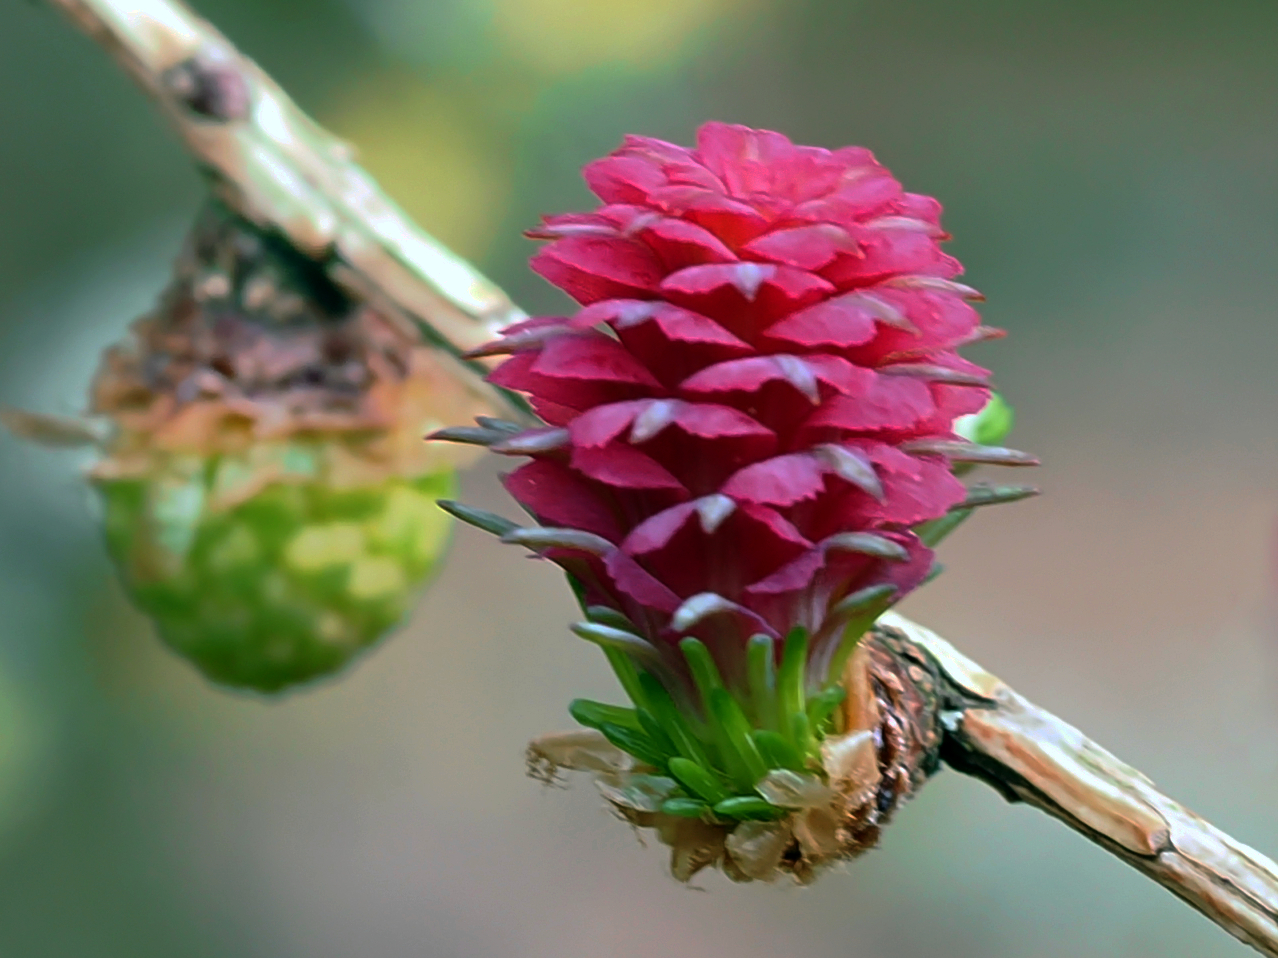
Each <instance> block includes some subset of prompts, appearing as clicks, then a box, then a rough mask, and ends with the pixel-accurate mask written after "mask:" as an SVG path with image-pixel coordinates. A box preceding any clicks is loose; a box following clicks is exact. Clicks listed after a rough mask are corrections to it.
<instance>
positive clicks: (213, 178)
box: [48, 0, 1278, 956]
mask: <svg viewBox="0 0 1278 958" xmlns="http://www.w3.org/2000/svg"><path fill="white" fill-rule="evenodd" d="M48 2H49V3H50V4H51V5H53V6H54V7H56V8H58V9H59V10H60V11H61V12H62V13H63V14H65V15H66V16H67V17H68V18H69V19H70V20H71V21H72V22H73V23H74V24H75V25H76V26H78V27H79V28H80V29H81V30H83V31H84V32H85V33H87V34H88V35H89V36H91V37H92V38H93V39H94V40H96V41H97V42H98V43H99V44H100V45H102V46H103V47H104V48H105V49H106V50H108V52H110V53H111V55H112V56H113V57H114V58H115V59H116V61H117V62H118V63H119V64H120V65H121V66H122V67H124V69H125V70H126V71H128V73H129V74H130V75H132V76H133V78H134V79H135V80H136V81H137V82H138V83H139V84H140V85H141V86H142V88H143V89H144V90H145V91H146V92H147V93H148V95H149V96H150V97H151V98H152V99H153V100H154V101H155V103H156V104H157V106H158V107H159V108H160V109H161V110H162V111H163V112H164V114H165V115H166V116H167V117H168V118H169V120H170V122H171V123H172V124H173V126H174V128H175V129H176V130H177V132H178V134H179V136H181V138H182V140H183V142H184V143H185V144H186V147H187V149H188V150H189V152H190V153H191V155H192V158H193V159H194V160H195V162H196V163H197V165H198V166H199V167H200V168H201V169H202V170H203V171H204V172H205V173H206V175H207V176H208V178H209V182H210V187H211V189H212V191H213V192H214V194H215V195H217V196H218V197H219V198H220V199H221V200H222V201H223V202H225V203H227V204H228V205H229V206H231V207H232V208H233V209H235V210H236V211H237V212H239V213H240V214H241V215H243V216H244V217H246V218H247V219H249V220H251V221H252V222H254V223H256V224H257V225H258V226H260V227H262V228H264V229H267V230H271V231H274V232H276V233H278V234H280V235H281V236H283V237H285V238H286V239H287V240H288V241H289V242H290V243H291V244H292V245H293V247H294V248H295V249H296V250H298V251H299V252H300V253H302V254H304V255H306V256H309V257H311V258H313V259H315V260H316V261H318V262H320V263H322V264H323V265H324V266H325V268H326V269H327V271H328V273H329V275H330V276H331V277H332V278H333V280H334V281H335V282H337V283H338V284H339V285H341V286H343V287H344V288H346V289H347V290H349V291H350V292H351V293H353V294H355V295H356V296H359V297H361V298H363V299H364V300H366V301H368V302H370V303H372V304H374V305H375V306H377V307H379V308H380V309H381V310H383V311H384V312H386V313H387V314H388V315H391V316H393V317H397V318H398V319H400V320H402V321H405V322H408V323H411V324H413V325H415V326H416V327H417V328H418V329H419V330H421V331H422V333H423V334H424V335H426V336H428V337H430V338H431V339H433V340H434V341H436V342H437V343H438V345H440V347H441V348H444V349H446V350H447V351H449V352H450V353H452V354H453V355H454V356H460V354H461V353H464V352H466V351H467V350H470V349H473V348H475V347H477V346H479V345H480V344H482V343H484V342H486V341H488V340H490V339H491V338H492V337H493V336H494V334H495V333H496V332H497V331H498V330H500V329H501V328H502V327H504V326H506V325H508V324H509V323H512V322H516V321H518V320H520V319H523V318H524V314H523V313H522V312H521V311H520V310H519V309H518V308H517V307H516V306H515V305H514V304H513V303H512V302H511V301H510V299H509V298H508V297H507V296H506V295H505V294H504V293H503V292H502V291H501V290H500V289H499V288H498V287H497V286H495V285H494V284H493V283H491V282H490V281H489V280H487V279H486V278H485V277H483V276H482V275H481V274H480V273H479V272H478V271H476V270H475V269H474V267H472V266H471V265H470V264H468V263H466V262H465V261H463V260H462V259H460V258H458V257H457V256H455V255H454V254H453V253H451V252H450V251H449V250H447V249H445V248H444V247H443V246H441V245H440V244H439V243H438V242H436V241H435V240H434V239H432V238H431V237H430V236H428V235H427V234H426V233H424V232H423V231H422V230H421V229H419V228H418V227H417V226H416V225H414V224H413V223H412V222H411V221H410V220H409V219H408V218H407V217H406V216H405V215H404V213H403V212H402V211H401V210H399V208H398V207H396V206H395V204H394V203H393V202H392V201H391V200H390V199H389V198H388V197H386V195H385V194H384V193H383V192H382V191H381V190H380V189H379V188H378V186H377V184H376V183H375V182H374V181H373V180H372V178H371V177H369V175H368V174H367V173H365V172H364V171H363V170H362V169H361V168H360V167H359V166H358V165H357V164H356V163H355V162H354V161H353V159H352V157H351V153H350V150H349V149H348V148H347V146H346V145H345V144H344V143H342V142H341V141H340V140H338V139H337V138H335V137H334V136H332V135H331V134H330V133H328V132H327V131H325V130H324V129H323V128H321V127H320V126H319V125H318V124H316V123H315V122H314V121H313V120H311V119H310V118H309V117H308V116H307V115H306V114H305V113H303V112H302V111H301V110H300V109H299V108H298V107H297V105H296V104H294V103H293V101H292V100H291V99H290V98H289V97H288V96H287V94H285V93H284V91H283V90H281V89H280V88H279V86H278V85H276V84H275V83H274V82H273V81H272V80H271V79H270V77H268V76H267V75H266V74H265V73H264V72H263V71H262V70H261V69H260V68H259V67H258V66H257V65H256V64H254V63H253V62H252V61H251V60H249V59H248V58H246V57H245V56H243V55H242V54H240V53H239V52H238V51H237V50H236V49H235V47H234V46H233V45H232V44H231V43H230V42H229V41H228V40H227V39H226V38H225V37H223V36H222V35H221V34H220V33H219V32H218V31H217V30H216V29H215V28H214V27H213V26H211V25H210V24H209V23H207V22H206V21H204V20H202V19H200V18H199V17H197V16H195V15H194V14H193V13H192V12H191V11H190V10H188V9H187V8H186V7H185V6H183V5H181V4H180V3H177V2H175V0H48ZM457 375H458V376H459V377H464V378H465V379H466V380H467V381H468V383H469V384H470V385H471V386H472V388H474V389H475V390H478V391H485V392H487V393H488V394H489V396H490V398H493V397H492V391H491V389H490V387H487V386H485V385H484V384H483V383H482V381H481V380H480V378H479V376H478V375H476V374H475V372H474V371H473V370H472V369H471V368H470V367H468V366H467V365H465V364H463V363H462V362H461V361H460V360H459V361H458V363H457ZM869 642H871V643H874V644H876V645H878V646H881V647H883V648H885V649H890V654H892V655H894V656H897V657H898V658H900V657H904V658H905V659H906V660H910V661H913V662H915V663H916V664H917V665H918V666H920V668H916V669H908V668H906V669H904V670H903V671H902V673H901V674H902V675H904V676H905V677H906V678H905V681H910V678H909V677H910V676H911V675H913V674H916V673H917V674H923V673H924V672H926V674H928V675H931V676H933V677H934V678H935V679H936V680H937V681H938V682H939V685H940V689H939V695H938V696H937V697H936V700H937V702H938V703H939V715H938V716H937V719H938V720H939V723H940V727H941V729H942V735H941V743H940V756H941V759H942V760H943V761H944V762H945V763H946V764H948V765H949V766H950V767H952V768H954V769H956V770H957V771H959V772H962V773H964V774H968V775H971V776H973V777H975V778H978V779H980V780H981V781H984V782H986V783H987V784H989V785H991V786H993V787H994V788H995V789H997V790H998V791H999V792H1000V793H1001V794H1002V795H1003V796H1004V797H1006V798H1008V799H1009V800H1011V801H1022V802H1026V803H1028V804H1031V805H1033V806H1035V807H1037V808H1039V809H1041V810H1043V811H1045V812H1047V813H1048V814H1049V815H1052V816H1054V817H1056V818H1058V819H1060V820H1061V821H1063V822H1064V823H1065V824H1066V825H1068V826H1069V827H1071V828H1073V829H1074V830H1075V831H1077V832H1079V833H1080V834H1081V835H1083V836H1084V837H1086V838H1087V839H1089V840H1090V841H1092V842H1093V843H1095V844H1096V845H1098V846H1099V847H1101V848H1103V849H1105V850H1106V851H1108V852H1110V853H1111V854H1113V855H1115V856H1117V857H1118V858H1120V859H1122V860H1123V861H1125V862H1127V863H1128V864H1130V865H1132V866H1133V867H1134V868H1136V869H1137V870H1139V871H1140V872H1142V873H1143V874H1145V875H1147V876H1148V877H1150V878H1152V879H1154V880H1155V881H1157V882H1158V883H1160V884H1162V885H1163V886H1165V887H1166V888H1168V889H1169V890H1170V891H1172V893H1173V894H1176V895H1177V896H1179V897H1180V898H1181V899H1183V900H1184V901H1185V902H1186V903H1188V904H1189V905H1191V906H1192V907H1194V908H1196V909H1197V910H1198V911H1200V912H1201V913H1202V914H1204V915H1205V916H1206V917H1207V918H1209V919H1210V920H1212V921H1213V922H1215V923H1216V924H1217V925H1219V926H1220V927H1221V928H1223V929H1224V930H1226V931H1228V932H1229V933H1230V934H1232V935H1234V936H1235V937H1236V938H1238V939H1239V940H1240V941H1243V942H1245V943H1246V944H1248V945H1250V946H1252V947H1253V948H1254V949H1255V950H1256V951H1258V952H1260V953H1262V954H1265V955H1270V956H1278V865H1275V863H1274V862H1273V861H1271V860H1270V859H1269V858H1267V857H1265V856H1264V855H1261V854H1259V853H1258V852H1256V851H1254V850H1253V849H1251V848H1248V847H1247V846H1246V845H1243V844H1241V843H1239V842H1237V841H1235V840H1234V839H1232V838H1230V837H1229V836H1228V835H1226V834H1224V833H1223V832H1221V831H1220V830H1219V829H1217V828H1215V827H1213V826H1212V825H1210V824H1209V823H1208V822H1206V821H1204V820H1203V819H1201V818H1199V817H1198V816H1196V815H1194V814H1193V813H1192V812H1190V811H1188V810H1186V809H1185V808H1183V807H1182V806H1180V805H1179V804H1177V803H1176V802H1174V801H1172V800H1171V799H1170V798H1168V797H1166V796H1165V795H1163V794H1161V793H1160V792H1159V791H1158V790H1157V789H1156V788H1155V787H1154V785H1153V783H1151V782H1150V781H1149V780H1148V779H1147V778H1146V777H1145V776H1143V775H1142V774H1140V773H1139V772H1138V771H1136V770H1135V769H1133V768H1131V767H1130V766H1128V765H1125V764H1124V763H1122V762H1121V761H1119V760H1118V759H1116V758H1115V757H1114V756H1112V755H1111V754H1109V753H1108V752H1107V751H1105V750H1104V749H1102V748H1101V747H1100V746H1098V745H1097V744H1096V743H1094V742H1092V741H1091V740H1090V739H1088V738H1087V737H1086V736H1084V735H1083V734H1082V733H1081V732H1079V731H1078V730H1077V729H1075V728H1073V727H1072V726H1070V725H1068V724H1066V723H1065V722H1063V721H1062V720H1061V719H1059V718H1057V717H1056V716H1054V715H1052V714H1050V713H1048V712H1046V711H1044V710H1042V709H1040V708H1038V707H1037V706H1035V705H1033V704H1032V703H1030V702H1028V701H1027V700H1026V699H1024V698H1023V697H1021V696H1020V695H1018V694H1017V693H1016V692H1015V691H1013V690H1012V689H1010V688H1009V687H1008V686H1007V685H1005V684H1004V683H1003V682H1001V681H1000V680H999V679H997V678H995V677H994V676H992V675H990V674H989V673H988V672H986V671H984V670H983V669H982V668H981V667H980V666H978V665H976V664H975V663H974V662H972V661H971V660H970V659H967V658H966V657H965V656H963V655H962V654H961V653H959V652H958V651H957V650H955V649H954V647H953V646H951V645H950V644H949V643H948V642H946V641H945V640H944V639H942V638H941V637H940V636H938V635H936V634H935V633H933V632H931V631H929V630H927V629H924V628H922V627H920V626H918V625H916V624H914V623H912V622H910V621H908V620H906V619H904V618H901V617H900V616H897V615H894V614H892V613H889V614H887V615H885V616H884V617H883V619H882V620H881V621H880V625H879V626H877V627H876V630H875V632H874V633H872V635H871V637H870V639H869Z"/></svg>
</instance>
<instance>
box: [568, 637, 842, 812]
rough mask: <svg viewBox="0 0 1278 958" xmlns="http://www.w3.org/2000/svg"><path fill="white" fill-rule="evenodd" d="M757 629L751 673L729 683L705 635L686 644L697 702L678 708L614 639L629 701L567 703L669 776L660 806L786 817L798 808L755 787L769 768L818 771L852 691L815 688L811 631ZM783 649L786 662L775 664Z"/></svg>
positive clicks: (611, 653) (612, 656) (611, 652)
mask: <svg viewBox="0 0 1278 958" xmlns="http://www.w3.org/2000/svg"><path fill="white" fill-rule="evenodd" d="M776 644H777V643H776V642H775V641H774V640H773V639H772V638H771V637H770V636H767V635H756V636H754V637H753V638H751V639H750V642H749V645H748V647H747V650H746V675H747V678H746V681H745V683H744V685H743V686H742V687H740V688H729V687H728V686H727V685H726V684H725V683H724V681H723V677H722V675H721V674H720V672H719V668H718V666H717V665H716V664H715V661H714V658H713V657H712V656H711V654H710V650H709V649H707V648H706V646H705V644H704V643H703V642H701V641H700V640H699V639H695V638H686V639H684V640H683V641H682V642H681V643H680V645H679V648H680V651H681V652H682V654H683V657H684V661H685V662H686V664H687V667H688V673H689V674H690V675H691V677H692V684H693V686H694V688H695V692H696V695H695V701H694V703H693V705H694V706H695V708H694V709H693V711H694V712H695V714H690V712H689V711H688V710H685V709H681V708H680V707H679V705H678V704H676V702H675V700H674V698H673V697H672V696H671V695H670V692H669V691H668V690H667V689H666V687H665V685H663V684H662V683H661V682H660V681H659V680H658V679H657V678H656V676H655V675H653V674H652V673H651V672H649V671H646V670H645V669H643V668H641V667H639V666H638V665H636V663H635V661H634V659H633V658H632V657H631V656H629V655H627V654H625V653H624V652H622V651H620V650H617V649H608V648H606V649H605V651H606V652H607V654H608V659H609V661H610V662H611V663H612V666H613V668H614V670H615V671H616V672H617V676H618V678H619V679H620V680H621V685H622V687H623V688H624V689H625V690H626V692H627V694H629V696H630V699H631V701H632V703H633V706H632V707H629V708H626V707H622V706H617V705H606V704H604V703H602V702H594V701H590V700H588V699H577V700H576V701H574V702H573V703H572V704H571V705H570V706H569V711H570V713H571V714H572V716H573V718H574V719H576V720H577V721H578V722H580V723H581V724H582V725H584V726H587V727H588V728H594V729H598V730H599V731H600V732H602V733H603V735H604V736H605V737H606V738H607V739H608V741H610V742H611V743H612V744H613V745H615V746H617V747H618V748H619V749H621V750H622V751H624V752H627V753H629V754H630V755H632V756H634V758H635V759H637V760H638V761H639V762H641V763H643V764H644V765H647V766H649V767H651V768H652V769H654V770H655V772H656V773H657V775H659V776H666V777H668V779H669V782H668V785H667V787H666V789H665V790H664V794H665V797H664V800H663V801H662V803H661V806H660V808H661V811H662V812H664V813H665V814H668V815H678V816H683V817H691V818H702V819H706V820H708V821H716V820H718V821H739V820H742V819H755V820H769V819H776V818H783V817H785V816H786V815H788V814H789V813H790V811H791V809H788V808H784V807H782V806H779V805H774V804H772V803H771V802H769V801H767V800H766V799H765V798H764V797H763V796H762V795H761V794H760V793H759V791H758V786H759V783H760V782H761V781H762V780H763V779H764V778H766V777H767V776H768V775H769V774H771V773H772V772H775V771H777V770H787V771H789V772H794V773H800V774H807V773H812V772H820V770H821V765H820V757H819V756H820V752H819V747H820V742H821V740H822V739H823V738H824V737H825V735H826V734H828V733H829V732H830V731H831V729H832V728H833V726H834V722H835V714H836V711H837V708H838V706H839V704H840V703H841V702H842V701H843V697H844V695H845V692H844V690H843V688H842V687H841V686H839V685H831V686H829V687H828V688H826V689H824V690H822V691H821V692H819V693H817V694H815V695H808V694H807V689H806V684H805V672H806V669H807V659H808V633H807V631H806V630H805V629H802V628H796V629H793V630H792V631H791V632H790V634H789V635H787V636H786V638H785V640H784V642H783V643H781V649H780V656H779V657H778V654H777V651H778V650H777V648H776ZM778 658H779V660H780V661H779V664H778Z"/></svg>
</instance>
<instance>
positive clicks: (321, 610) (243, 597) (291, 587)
mask: <svg viewBox="0 0 1278 958" xmlns="http://www.w3.org/2000/svg"><path fill="white" fill-rule="evenodd" d="M97 485H98V491H99V493H100V495H101V498H102V502H103V505H104V507H105V531H106V539H107V545H108V547H109V549H110V552H111V555H112V557H113V558H114V559H115V561H116V562H117V563H118V564H119V567H120V570H121V573H122V577H123V579H124V583H125V586H126V588H127V589H128V591H129V594H130V596H131V597H132V598H133V600H134V601H135V602H136V603H137V605H138V607H139V608H141V609H142V610H143V611H145V612H146V613H147V614H149V615H150V616H151V617H152V619H153V620H154V621H155V625H156V628H157V630H158V631H159V634H160V636H161V638H163V640H164V641H165V643H167V644H168V645H169V646H170V647H171V648H173V649H174V650H175V651H176V652H178V653H179V654H181V655H183V656H185V657H186V658H188V659H190V660H191V661H192V662H193V663H194V664H195V665H196V666H198V667H199V669H200V670H201V671H202V672H203V673H204V674H205V675H206V676H208V677H209V678H210V679H212V680H213V681H215V682H219V683H223V684H227V685H233V686H239V687H243V688H251V689H257V690H260V691H264V692H274V691H277V690H279V689H282V688H284V687H286V686H289V685H294V684H297V683H299V682H305V681H307V680H310V679H314V678H317V677H319V676H323V675H329V674H332V673H333V672H336V671H338V670H339V669H341V668H342V667H343V666H345V665H346V664H347V663H348V662H350V661H351V659H352V658H353V657H354V656H355V655H356V654H358V653H359V652H360V651H362V650H364V649H366V648H368V647H369V646H370V645H372V644H374V643H375V642H376V641H377V640H378V639H379V638H381V637H382V636H384V635H386V634H387V632H388V631H389V630H391V629H392V628H393V627H394V626H395V625H396V624H397V623H398V622H399V621H400V620H401V619H402V618H403V616H404V615H405V613H406V612H407V611H408V610H409V609H410V608H411V606H412V603H413V600H414V598H415V596H416V594H417V593H418V591H419V590H420V589H421V587H422V586H423V585H424V584H425V582H426V581H427V579H428V578H429V577H430V575H431V573H432V572H433V571H434V570H435V568H436V567H437V565H438V562H439V559H440V557H441V555H442V554H443V552H444V551H445V549H446V546H447V542H448V537H449V530H450V523H451V520H450V518H449V517H448V516H447V515H446V514H445V513H444V512H443V511H442V510H440V509H439V508H438V507H437V506H436V505H435V499H437V498H439V497H441V496H447V495H449V494H451V493H452V491H453V487H454V480H453V476H452V475H451V474H450V473H441V474H438V475H434V476H425V477H422V478H419V479H401V478H391V479H388V480H386V481H385V482H383V483H382V484H380V485H377V486H369V487H365V488H360V489H355V490H336V489H332V488H330V487H328V486H326V485H324V484H323V483H319V482H310V483H300V484H285V483H275V484H272V485H269V486H267V487H266V488H265V489H263V490H262V491H261V492H259V493H258V494H257V495H255V496H253V497H251V498H249V499H248V500H246V501H244V502H242V503H239V504H238V505H235V506H234V507H232V508H230V509H226V510H221V511H218V510H213V509H210V508H208V507H207V505H206V503H207V495H206V490H205V489H204V488H203V483H201V482H200V480H199V478H198V477H197V478H196V479H194V480H191V481H188V482H185V483H175V482H168V483H166V482H164V481H163V480H156V479H145V480H138V479H125V480H116V481H108V482H99V483H98V484H97Z"/></svg>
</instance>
